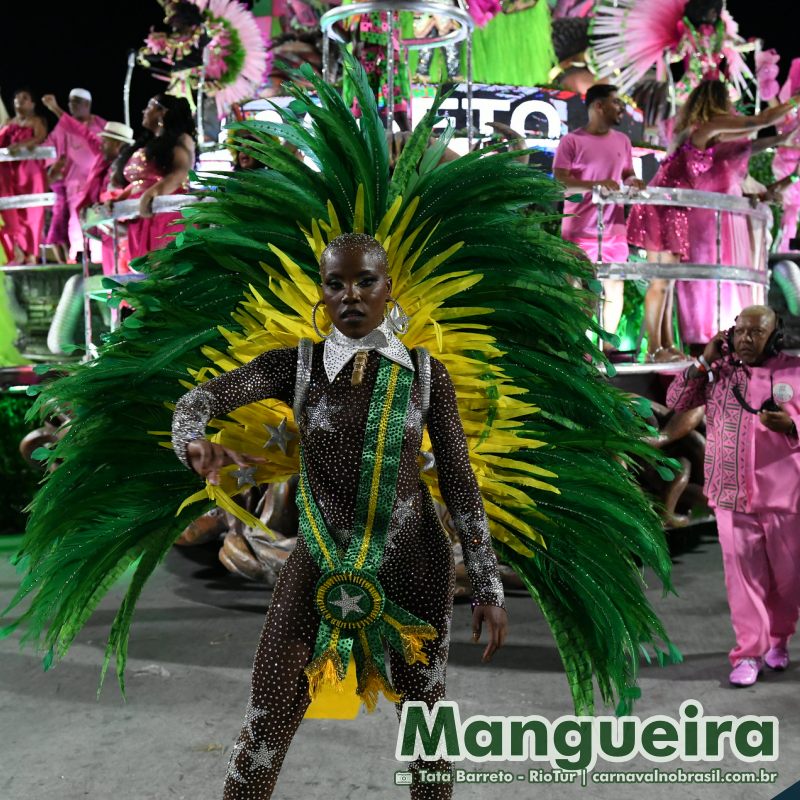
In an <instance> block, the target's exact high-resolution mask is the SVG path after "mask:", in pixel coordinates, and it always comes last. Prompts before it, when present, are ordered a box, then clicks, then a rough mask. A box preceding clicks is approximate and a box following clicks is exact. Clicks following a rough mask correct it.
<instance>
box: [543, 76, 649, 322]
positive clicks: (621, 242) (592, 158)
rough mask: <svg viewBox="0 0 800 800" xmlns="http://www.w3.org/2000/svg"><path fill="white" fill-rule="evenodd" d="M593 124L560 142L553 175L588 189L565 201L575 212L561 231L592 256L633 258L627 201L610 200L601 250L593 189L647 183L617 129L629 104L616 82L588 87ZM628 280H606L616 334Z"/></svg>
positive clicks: (608, 313)
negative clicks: (618, 203)
mask: <svg viewBox="0 0 800 800" xmlns="http://www.w3.org/2000/svg"><path fill="white" fill-rule="evenodd" d="M586 107H587V108H588V110H589V124H588V125H587V126H586V127H585V128H578V129H577V130H574V131H572V132H570V133H568V134H567V135H566V136H564V138H563V139H561V141H560V142H559V143H558V150H557V151H556V156H555V159H554V161H553V174H554V175H555V178H556V180H558V181H560V182H561V183H562V184H564V187H565V188H566V189H567V192H568V193H569V194H574V193H576V192H583V193H584V194H583V197H582V198H581V199H580V200H579V201H578V202H573V201H572V200H565V201H564V213H565V214H568V215H571V216H567V217H565V218H564V220H563V222H562V223H561V235H562V236H563V237H564V238H565V239H567V240H568V241H570V242H574V243H575V244H577V245H578V247H580V248H581V250H583V251H584V252H585V253H586V255H587V256H588V258H589V260H590V261H593V262H597V261H600V262H604V263H618V262H624V261H627V260H628V239H627V231H626V228H625V209H624V207H623V206H615V205H609V206H605V208H604V210H603V222H604V224H605V228H604V231H603V252H602V253H598V252H597V206H596V205H594V203H592V194H591V193H592V189H594V187H595V186H602V187H605V188H606V189H611V190H613V191H618V190H619V188H620V186H622V185H626V186H633V187H635V188H637V189H643V188H644V183H643V182H642V181H641V180H639V179H638V178H637V177H636V174H635V173H634V171H633V159H632V154H631V142H630V139H628V137H627V136H626V135H625V134H624V133H620V132H619V131H615V130H614V128H615V127H617V126H618V125H619V124H620V123H621V122H622V120H623V118H624V116H625V104H624V103H623V102H622V100H621V99H620V98H619V97H618V96H617V88H616V86H611V85H610V84H596V85H595V86H592V87H590V88H589V90H588V91H587V92H586ZM624 287H625V284H624V282H623V281H605V282H604V286H603V293H604V300H605V303H604V307H603V327H604V328H605V330H607V331H608V332H609V333H615V332H616V330H617V327H618V326H619V322H620V320H621V319H622V309H623V291H624Z"/></svg>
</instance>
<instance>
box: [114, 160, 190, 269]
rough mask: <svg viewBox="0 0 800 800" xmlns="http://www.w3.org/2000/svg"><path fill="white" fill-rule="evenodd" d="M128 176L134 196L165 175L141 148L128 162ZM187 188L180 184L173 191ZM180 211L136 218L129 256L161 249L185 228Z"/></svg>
mask: <svg viewBox="0 0 800 800" xmlns="http://www.w3.org/2000/svg"><path fill="white" fill-rule="evenodd" d="M123 174H124V175H125V179H126V180H127V181H128V182H129V183H130V186H129V189H130V194H129V195H128V196H129V197H130V198H131V199H134V198H137V197H141V196H142V195H143V194H144V193H145V192H146V191H147V190H148V189H149V188H150V187H151V186H154V185H155V184H157V183H158V182H159V181H160V180H161V179H162V178H163V177H164V175H163V174H162V173H161V172H160V171H159V170H158V168H157V167H156V165H155V164H153V162H152V161H148V160H147V156H146V155H145V149H144V148H143V147H140V148H139V149H138V150H137V151H136V152H135V153H134V154H133V155H132V156H131V157H130V159H129V161H128V163H127V164H126V165H125V170H124V173H123ZM187 189H188V187H187V186H181V187H180V188H179V189H176V190H175V192H174V194H183V193H185V192H186V190H187ZM180 219H181V213H180V211H173V212H170V213H168V214H154V215H153V216H152V217H150V218H149V219H135V220H131V222H129V223H128V251H129V256H130V258H132V259H133V258H139V256H143V255H146V254H147V253H149V252H150V251H151V250H160V249H161V248H162V247H166V246H167V244H168V243H169V242H170V241H171V240H172V239H174V238H175V236H176V235H177V234H178V233H180V231H181V230H183V226H182V225H180V224H179V222H180Z"/></svg>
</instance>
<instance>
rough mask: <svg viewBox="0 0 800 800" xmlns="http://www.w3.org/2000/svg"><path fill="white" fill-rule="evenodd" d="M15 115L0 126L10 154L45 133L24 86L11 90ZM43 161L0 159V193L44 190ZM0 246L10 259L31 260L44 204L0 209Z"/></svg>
mask: <svg viewBox="0 0 800 800" xmlns="http://www.w3.org/2000/svg"><path fill="white" fill-rule="evenodd" d="M14 111H15V116H14V117H13V118H12V119H11V120H9V121H8V122H7V123H6V124H5V125H4V126H3V127H2V128H0V147H6V148H8V151H9V153H10V154H12V155H15V154H20V153H24V152H25V151H26V150H33V149H34V148H36V147H38V146H39V145H40V144H41V143H42V142H43V141H44V140H45V138H46V136H47V125H46V124H45V121H44V118H43V117H42V116H41V115H40V114H39V113H38V112H37V109H36V101H35V100H34V97H33V94H32V93H31V92H30V90H28V89H18V90H17V91H16V92H14ZM46 186H47V180H46V176H45V168H44V164H43V163H42V162H41V161H38V160H35V159H25V160H23V161H2V162H0V197H11V196H13V195H19V194H39V193H41V192H45V191H47V188H46ZM0 218H1V220H2V224H0V246H2V248H3V250H4V251H5V255H6V259H7V260H8V261H9V262H10V263H17V264H23V263H26V262H27V263H28V264H35V263H36V261H37V258H38V255H39V242H40V241H41V238H42V230H43V227H44V208H24V209H12V210H9V211H3V212H0Z"/></svg>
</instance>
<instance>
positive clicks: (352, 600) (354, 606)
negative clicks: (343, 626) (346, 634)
mask: <svg viewBox="0 0 800 800" xmlns="http://www.w3.org/2000/svg"><path fill="white" fill-rule="evenodd" d="M363 599H364V595H363V594H362V593H361V592H357V593H356V594H354V595H353V596H352V597H351V596H350V595H349V594H348V593H347V589H345V587H344V586H342V587H340V589H339V599H338V600H331V605H332V606H339V609H340V610H341V612H342V619H347V617H348V615H349V614H352V613H354V612H355V613H357V614H363V613H364V609H363V608H361V601H362V600H363Z"/></svg>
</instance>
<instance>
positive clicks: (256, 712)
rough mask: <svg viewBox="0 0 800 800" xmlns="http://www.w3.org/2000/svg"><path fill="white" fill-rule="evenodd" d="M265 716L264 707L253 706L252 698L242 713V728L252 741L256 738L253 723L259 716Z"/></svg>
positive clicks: (265, 710)
mask: <svg viewBox="0 0 800 800" xmlns="http://www.w3.org/2000/svg"><path fill="white" fill-rule="evenodd" d="M266 716H267V709H266V708H258V706H254V705H253V701H252V700H251V701H250V702H249V703H248V704H247V711H245V714H244V729H245V730H246V731H247V732H248V733H249V734H250V738H251V739H252V740H253V741H254V742H255V740H256V735H255V734H254V733H253V723H254V722H256V721H257V720H259V719H260V718H261V717H266Z"/></svg>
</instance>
